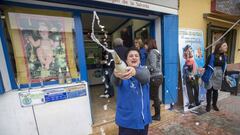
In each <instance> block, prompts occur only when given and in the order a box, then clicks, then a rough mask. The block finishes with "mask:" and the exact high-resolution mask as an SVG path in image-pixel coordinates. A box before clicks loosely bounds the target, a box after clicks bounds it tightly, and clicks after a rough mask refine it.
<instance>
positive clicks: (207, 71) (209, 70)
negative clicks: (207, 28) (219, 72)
mask: <svg viewBox="0 0 240 135" xmlns="http://www.w3.org/2000/svg"><path fill="white" fill-rule="evenodd" d="M213 63H214V55H213V54H211V58H210V62H209V64H208V66H207V67H206V69H205V72H204V73H203V75H202V77H201V79H202V81H203V82H205V83H208V82H209V80H210V78H211V77H212V74H213V72H214V69H213V66H214V64H213Z"/></svg>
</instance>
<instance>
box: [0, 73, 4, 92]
mask: <svg viewBox="0 0 240 135" xmlns="http://www.w3.org/2000/svg"><path fill="white" fill-rule="evenodd" d="M4 91H5V90H4V86H3V82H2V74H1V72H0V94H3V93H4Z"/></svg>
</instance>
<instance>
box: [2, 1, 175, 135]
mask: <svg viewBox="0 0 240 135" xmlns="http://www.w3.org/2000/svg"><path fill="white" fill-rule="evenodd" d="M0 4H1V5H0V9H1V20H0V24H1V29H0V36H1V37H0V39H1V42H0V52H1V53H0V55H1V57H0V59H1V65H2V66H1V68H0V69H1V77H2V78H3V79H2V84H3V85H0V88H1V90H0V91H2V92H3V91H5V93H3V94H2V95H1V96H0V104H1V108H0V110H2V111H0V118H1V124H0V125H2V126H0V134H6V135H8V134H24V135H26V134H31V135H34V134H49V133H51V134H90V133H91V132H92V125H93V123H95V122H96V118H95V113H94V112H93V111H94V108H95V106H98V105H97V104H96V103H95V102H98V101H97V100H95V99H93V95H94V93H95V91H94V89H97V90H98V91H99V89H101V91H104V86H102V79H101V77H102V71H101V70H102V65H101V64H99V61H101V60H102V57H103V51H102V48H101V47H99V46H97V45H96V44H95V43H94V42H92V40H91V39H90V38H89V32H91V27H92V16H93V11H96V12H97V13H98V15H99V18H100V20H101V21H102V22H101V23H102V24H103V25H104V26H105V27H106V28H105V29H106V30H107V31H108V40H107V42H108V44H109V45H111V42H112V41H113V39H114V38H117V37H122V34H123V33H122V32H123V30H127V33H128V34H129V35H127V37H128V38H127V39H126V40H125V42H128V43H129V45H130V44H131V43H132V42H133V40H134V38H136V37H141V38H143V39H147V38H149V37H153V38H155V39H156V41H157V45H158V49H159V51H160V52H162V71H163V74H164V82H163V86H162V88H161V91H162V92H161V93H162V95H160V97H161V99H162V100H163V103H164V104H171V103H176V102H177V90H178V86H177V84H178V78H177V77H178V76H177V74H178V70H177V69H178V15H177V14H178V1H177V0H176V1H172V2H166V1H162V2H155V3H154V1H151V2H150V3H146V2H144V1H135V0H119V1H114V0H112V1H109V0H96V1H81V2H77V1H73V0H68V1H58V0H49V1H48V2H46V1H34V0H33V1H32V0H31V1H29V0H26V1H25V0H23V1H17V0H6V1H2V2H1V3H0ZM95 31H96V33H95V35H96V37H97V38H99V39H102V36H103V33H101V29H97V28H96V30H95ZM125 34H126V33H125ZM122 38H123V37H122ZM130 46H131V45H130ZM66 74H70V80H69V78H66V81H65V80H63V78H62V76H64V75H65V77H67V76H66ZM65 82H66V83H65ZM67 82H68V83H67ZM94 103H95V104H94ZM2 106H5V107H2ZM10 110H12V112H11V113H9V112H8V111H10ZM18 127H20V128H18ZM79 129H80V131H79Z"/></svg>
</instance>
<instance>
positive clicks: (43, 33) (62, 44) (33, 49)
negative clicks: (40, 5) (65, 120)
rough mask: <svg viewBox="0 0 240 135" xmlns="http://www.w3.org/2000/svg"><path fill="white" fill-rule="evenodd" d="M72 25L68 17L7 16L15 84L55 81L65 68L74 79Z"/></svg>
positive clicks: (26, 14)
mask: <svg viewBox="0 0 240 135" xmlns="http://www.w3.org/2000/svg"><path fill="white" fill-rule="evenodd" d="M36 12H37V11H36ZM73 24H74V23H73V18H71V17H57V16H48V15H38V14H28V13H15V12H8V14H7V26H8V30H9V32H10V38H11V41H12V45H13V50H14V59H15V62H14V63H15V66H16V67H15V68H16V80H17V81H18V83H20V84H24V83H25V84H26V83H38V82H41V81H51V80H57V78H58V73H59V71H60V69H61V72H66V69H67V68H68V69H69V70H70V73H71V76H72V78H77V74H78V73H77V68H76V63H75V54H74V38H73V33H72V32H73V28H74V26H73Z"/></svg>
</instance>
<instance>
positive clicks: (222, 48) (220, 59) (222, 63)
mask: <svg viewBox="0 0 240 135" xmlns="http://www.w3.org/2000/svg"><path fill="white" fill-rule="evenodd" d="M227 49H228V45H227V43H226V42H225V41H221V42H219V43H218V44H217V45H216V46H215V50H214V52H213V53H212V54H210V55H209V56H208V58H207V61H206V64H205V66H204V68H205V72H204V74H203V76H204V77H205V76H206V74H207V72H208V71H209V70H212V69H213V71H212V72H210V74H209V75H208V77H207V79H204V78H203V77H202V80H203V81H204V82H205V88H206V89H207V106H206V111H207V112H209V111H210V110H211V100H212V107H213V109H214V110H215V111H219V108H218V107H217V100H218V90H220V89H221V86H222V80H223V77H224V72H225V69H226V65H227V57H226V55H225V53H226V52H227Z"/></svg>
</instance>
